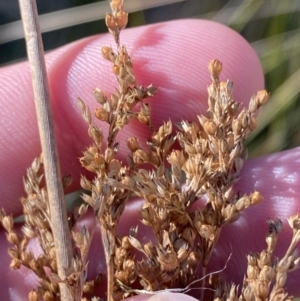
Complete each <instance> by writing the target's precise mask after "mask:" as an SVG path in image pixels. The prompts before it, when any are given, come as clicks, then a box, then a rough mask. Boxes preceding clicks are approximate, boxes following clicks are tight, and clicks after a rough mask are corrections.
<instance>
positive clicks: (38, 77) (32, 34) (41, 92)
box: [19, 0, 73, 301]
mask: <svg viewBox="0 0 300 301" xmlns="http://www.w3.org/2000/svg"><path fill="white" fill-rule="evenodd" d="M19 5H20V11H21V16H22V21H23V27H24V32H25V39H26V47H27V55H28V60H29V65H30V71H31V77H32V85H33V92H34V99H35V106H36V113H37V119H38V128H39V134H40V141H41V147H42V153H43V162H44V169H45V178H46V185H47V191H48V199H49V207H50V214H51V229H52V233H53V238H54V244H55V251H56V260H57V271H58V275H59V277H60V278H61V279H62V280H64V279H65V278H66V277H67V276H68V275H69V273H70V271H71V265H72V257H73V256H72V248H71V236H70V230H69V225H68V219H67V211H66V205H65V200H64V192H63V185H62V180H61V179H62V177H61V173H60V167H59V161H58V152H57V147H56V142H55V135H54V125H53V118H52V111H51V103H50V94H49V87H48V80H47V73H46V66H45V58H44V49H43V43H42V37H41V32H40V28H39V22H38V13H37V7H36V1H35V0H19ZM59 287H60V300H61V301H73V297H72V295H71V293H70V290H69V288H68V287H67V284H64V283H60V284H59Z"/></svg>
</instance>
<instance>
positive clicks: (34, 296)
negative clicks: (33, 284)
mask: <svg viewBox="0 0 300 301" xmlns="http://www.w3.org/2000/svg"><path fill="white" fill-rule="evenodd" d="M28 300H29V301H38V300H39V295H38V293H37V292H36V291H31V292H29V294H28Z"/></svg>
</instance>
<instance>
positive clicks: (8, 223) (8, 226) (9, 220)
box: [2, 215, 14, 232]
mask: <svg viewBox="0 0 300 301" xmlns="http://www.w3.org/2000/svg"><path fill="white" fill-rule="evenodd" d="M2 225H3V227H4V228H5V230H6V231H7V232H10V231H11V230H12V228H13V226H14V219H13V217H12V215H6V216H4V217H3V219H2Z"/></svg>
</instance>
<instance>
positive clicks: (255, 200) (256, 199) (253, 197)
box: [250, 191, 263, 205]
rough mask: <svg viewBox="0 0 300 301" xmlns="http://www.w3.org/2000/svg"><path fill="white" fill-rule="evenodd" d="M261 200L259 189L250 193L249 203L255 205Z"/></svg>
mask: <svg viewBox="0 0 300 301" xmlns="http://www.w3.org/2000/svg"><path fill="white" fill-rule="evenodd" d="M262 200H263V197H262V195H261V194H260V192H259V191H254V192H253V193H252V194H251V195H250V201H251V205H256V204H259V203H261V202H262Z"/></svg>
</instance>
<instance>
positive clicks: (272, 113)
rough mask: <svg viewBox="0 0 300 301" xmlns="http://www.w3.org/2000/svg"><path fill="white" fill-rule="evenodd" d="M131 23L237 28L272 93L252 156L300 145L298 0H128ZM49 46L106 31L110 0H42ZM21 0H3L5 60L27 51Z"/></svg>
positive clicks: (251, 143) (0, 20)
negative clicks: (193, 21)
mask: <svg viewBox="0 0 300 301" xmlns="http://www.w3.org/2000/svg"><path fill="white" fill-rule="evenodd" d="M125 2H126V3H125V8H126V11H128V12H130V16H129V26H128V27H133V26H139V25H143V24H150V23H156V22H161V21H167V20H174V19H180V18H201V19H209V20H214V21H217V22H220V23H223V24H225V25H227V26H229V27H231V28H233V29H234V30H236V31H238V32H239V33H240V34H241V35H242V36H244V37H245V39H246V40H247V41H249V42H250V43H251V44H252V46H253V48H254V49H255V50H256V52H257V54H258V55H259V57H260V60H261V62H262V65H263V68H264V72H265V79H266V88H267V90H268V91H269V92H270V94H271V96H272V100H271V101H270V102H269V103H267V105H266V106H265V107H264V108H263V110H262V112H261V114H260V122H259V126H258V129H257V130H256V131H255V133H254V134H253V135H252V136H251V137H250V138H249V139H248V142H247V143H248V148H249V157H254V156H258V155H262V154H267V153H273V152H277V151H281V150H285V149H289V148H293V147H296V146H299V145H300V93H299V91H300V1H299V0H285V1H278V0H269V1H265V0H247V1H243V0H126V1H125ZM37 4H38V9H39V14H40V24H41V29H42V31H43V40H44V47H45V50H46V51H49V50H51V49H54V48H57V47H59V46H61V45H64V44H67V43H69V42H71V41H74V40H77V39H80V38H82V37H86V36H90V35H93V34H97V33H100V32H106V31H107V29H106V27H105V23H104V19H103V18H104V16H105V13H106V12H107V11H109V5H108V1H96V0H52V1H45V0H37ZM22 35H23V30H22V25H21V22H20V14H19V8H18V1H17V0H10V1H7V0H0V66H1V65H2V66H3V65H7V64H11V63H13V62H16V61H19V60H24V58H25V55H26V50H25V43H24V40H23V36H22Z"/></svg>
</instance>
